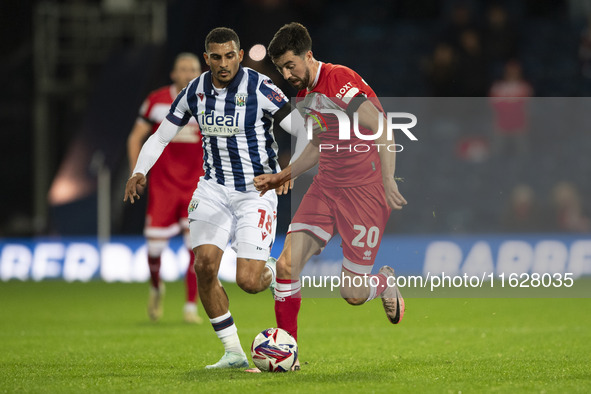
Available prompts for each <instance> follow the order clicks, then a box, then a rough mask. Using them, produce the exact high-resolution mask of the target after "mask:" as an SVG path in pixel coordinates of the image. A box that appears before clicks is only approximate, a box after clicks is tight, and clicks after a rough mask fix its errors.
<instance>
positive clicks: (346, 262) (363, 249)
mask: <svg viewBox="0 0 591 394" xmlns="http://www.w3.org/2000/svg"><path fill="white" fill-rule="evenodd" d="M341 193H342V194H343V195H345V196H346V197H347V198H346V199H341V200H340V202H339V204H340V206H339V207H338V208H339V209H338V211H337V213H336V216H337V218H336V222H337V224H336V225H337V230H338V232H339V234H340V235H341V238H342V244H341V246H342V248H343V256H344V259H343V267H344V268H345V269H347V270H349V271H351V272H353V273H355V274H358V275H363V274H369V273H371V269H372V267H373V264H374V262H375V258H376V255H377V253H378V250H379V247H380V243H381V241H382V237H383V233H384V229H385V228H386V223H387V221H388V218H389V216H390V208H389V207H388V205H387V204H386V200H385V196H384V188H383V186H382V185H381V184H370V185H365V186H363V187H357V188H348V189H343V190H341Z"/></svg>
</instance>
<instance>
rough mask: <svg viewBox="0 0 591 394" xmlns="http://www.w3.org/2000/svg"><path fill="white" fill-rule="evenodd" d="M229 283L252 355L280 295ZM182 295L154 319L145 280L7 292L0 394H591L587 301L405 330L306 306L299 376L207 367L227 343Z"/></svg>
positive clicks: (420, 308)
mask: <svg viewBox="0 0 591 394" xmlns="http://www.w3.org/2000/svg"><path fill="white" fill-rule="evenodd" d="M225 287H226V290H227V292H228V294H229V296H230V310H231V311H232V314H233V316H234V319H235V321H236V323H237V325H238V329H239V334H240V337H241V340H242V345H243V348H244V349H245V351H247V354H249V353H250V351H249V347H250V342H251V341H252V339H253V338H254V337H255V335H256V334H257V333H258V332H259V331H261V330H263V329H265V328H268V327H273V326H275V319H274V314H273V301H272V297H271V294H270V293H269V292H267V291H266V292H264V293H262V294H257V295H248V294H246V293H243V292H242V291H241V290H239V289H238V288H237V287H236V285H233V284H225ZM183 291H184V289H183V284H182V283H181V282H176V283H168V284H167V297H166V300H165V309H164V317H163V319H162V320H161V321H160V322H158V323H151V322H149V321H148V319H147V316H146V312H145V306H146V301H147V295H148V287H147V284H121V283H116V284H106V283H102V282H91V283H85V284H83V283H64V282H41V283H34V282H24V283H23V282H14V281H13V282H6V283H0V392H51V393H55V392H60V393H61V392H81V391H91V392H130V391H134V392H175V393H179V392H223V393H231V392H257V393H271V392H302V393H306V392H341V393H345V392H394V391H396V392H443V393H446V392H450V393H451V392H453V393H457V392H460V391H461V392H464V393H467V392H591V372H590V367H589V366H590V365H591V314H590V313H589V311H590V310H591V300H590V299H565V298H562V299H560V298H558V299H528V298H518V299H486V298H474V299H470V298H447V299H428V298H417V299H408V300H407V314H406V315H405V318H404V320H403V323H402V324H401V325H400V326H393V325H391V324H390V323H388V321H387V319H386V316H385V315H384V312H383V310H382V306H381V302H380V301H379V300H376V301H373V302H371V303H370V304H368V305H364V306H361V307H352V306H349V305H347V304H346V303H345V302H344V301H343V300H340V299H304V300H303V304H302V310H301V313H300V338H299V342H300V343H299V344H300V356H301V360H302V363H303V365H302V370H301V371H299V372H296V373H287V374H270V373H262V374H249V373H245V372H242V371H238V370H232V371H206V370H204V366H205V365H206V364H210V363H213V362H216V361H217V360H218V359H219V357H220V356H221V355H222V353H223V350H222V346H221V344H220V343H219V341H218V339H217V337H216V336H215V334H214V333H213V330H212V328H211V326H210V325H209V324H208V323H204V324H203V325H201V326H192V325H187V324H184V323H183V322H182V313H181V310H182V303H183ZM200 313H201V315H202V316H203V317H205V315H204V312H203V310H202V308H200ZM251 365H252V361H251Z"/></svg>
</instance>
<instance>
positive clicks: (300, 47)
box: [268, 22, 312, 59]
mask: <svg viewBox="0 0 591 394" xmlns="http://www.w3.org/2000/svg"><path fill="white" fill-rule="evenodd" d="M268 50H269V56H271V59H277V58H278V57H281V56H283V55H284V54H285V53H286V52H287V51H293V53H294V55H296V56H301V55H303V54H305V53H306V52H308V51H310V50H312V38H311V37H310V34H309V33H308V29H306V27H305V26H304V25H302V24H301V23H297V22H291V23H288V24H287V25H284V26H283V27H282V28H281V29H279V30H278V31H277V33H275V36H273V39H272V40H271V43H270V44H269V48H268Z"/></svg>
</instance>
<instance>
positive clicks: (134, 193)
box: [123, 119, 182, 204]
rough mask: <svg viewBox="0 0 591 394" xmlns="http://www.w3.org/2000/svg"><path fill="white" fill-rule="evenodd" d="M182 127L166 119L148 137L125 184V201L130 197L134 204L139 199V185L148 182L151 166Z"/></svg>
mask: <svg viewBox="0 0 591 394" xmlns="http://www.w3.org/2000/svg"><path fill="white" fill-rule="evenodd" d="M181 129H182V126H180V127H179V126H176V125H175V124H174V123H172V122H170V121H169V120H167V119H165V120H164V121H163V122H162V123H161V124H160V127H158V130H156V132H155V133H154V134H152V135H151V136H150V138H148V140H147V141H146V142H145V143H144V145H143V146H142V149H141V151H140V154H139V156H138V158H137V163H136V165H135V168H134V169H133V175H132V176H131V177H130V178H129V179H128V180H127V184H126V185H125V195H124V196H123V201H127V200H128V199H129V201H130V202H131V203H132V204H133V203H134V199H135V198H137V199H139V194H138V188H137V187H138V185H139V186H144V185H145V184H146V176H145V174H147V173H148V171H150V168H152V166H153V165H154V163H156V160H158V158H159V157H160V155H161V154H162V151H164V148H166V145H168V143H169V142H170V141H171V140H172V139H173V138H174V137H175V136H176V135H177V133H178V132H179V131H180V130H181Z"/></svg>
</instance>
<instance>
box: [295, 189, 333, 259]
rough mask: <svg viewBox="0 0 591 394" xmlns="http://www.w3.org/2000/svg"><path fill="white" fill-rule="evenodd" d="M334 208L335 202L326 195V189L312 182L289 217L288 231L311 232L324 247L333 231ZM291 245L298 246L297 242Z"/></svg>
mask: <svg viewBox="0 0 591 394" xmlns="http://www.w3.org/2000/svg"><path fill="white" fill-rule="evenodd" d="M334 208H335V202H334V201H333V200H332V199H331V198H329V196H327V190H326V189H324V188H322V187H320V186H318V184H316V183H315V182H314V183H312V185H311V186H310V188H309V189H308V191H307V192H306V194H305V195H304V198H303V199H302V201H301V202H300V205H299V207H298V209H297V211H296V213H295V214H294V216H293V218H292V219H291V224H290V225H289V230H288V233H290V234H291V233H293V234H295V233H298V232H305V233H308V234H312V235H314V236H315V237H316V238H318V239H319V240H321V241H322V243H323V245H322V246H323V247H324V246H325V245H326V244H327V243H328V241H329V240H330V239H331V238H332V236H333V234H334V232H335V216H334ZM293 246H294V247H296V248H299V247H300V245H298V243H297V242H296V244H295V245H293Z"/></svg>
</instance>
